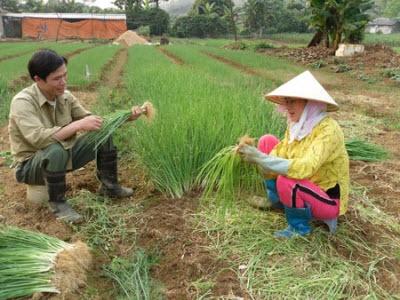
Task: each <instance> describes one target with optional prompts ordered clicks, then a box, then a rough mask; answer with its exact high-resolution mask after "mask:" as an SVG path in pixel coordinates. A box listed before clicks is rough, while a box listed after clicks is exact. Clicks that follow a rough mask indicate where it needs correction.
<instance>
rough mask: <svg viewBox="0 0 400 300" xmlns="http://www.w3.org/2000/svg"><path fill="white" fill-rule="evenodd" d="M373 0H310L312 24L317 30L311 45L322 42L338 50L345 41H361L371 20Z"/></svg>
mask: <svg viewBox="0 0 400 300" xmlns="http://www.w3.org/2000/svg"><path fill="white" fill-rule="evenodd" d="M372 6H373V4H372V1H371V0H310V9H311V18H310V25H311V26H312V27H313V28H315V29H316V30H317V32H316V34H315V35H314V37H313V39H312V41H311V42H310V44H309V46H315V45H317V44H320V43H321V42H322V40H323V39H325V42H326V43H325V45H326V46H327V47H330V46H331V47H332V48H333V49H334V50H336V49H337V48H338V46H339V43H341V42H342V40H343V38H344V41H348V42H360V41H361V39H362V36H363V32H364V29H365V26H366V25H367V23H368V21H369V18H370V17H369V15H368V14H367V12H368V11H369V10H370V9H371V8H372Z"/></svg>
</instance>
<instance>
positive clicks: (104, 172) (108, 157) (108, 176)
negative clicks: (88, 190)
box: [97, 150, 133, 198]
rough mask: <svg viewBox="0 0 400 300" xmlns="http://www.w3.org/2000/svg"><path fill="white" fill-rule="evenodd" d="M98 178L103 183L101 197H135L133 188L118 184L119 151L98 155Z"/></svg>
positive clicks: (101, 152) (103, 152)
mask: <svg viewBox="0 0 400 300" xmlns="http://www.w3.org/2000/svg"><path fill="white" fill-rule="evenodd" d="M97 177H98V179H99V180H100V182H101V186H100V189H99V194H100V195H102V196H107V197H111V198H125V197H129V196H132V195H133V190H132V189H131V188H126V187H122V186H120V185H119V184H118V158H117V150H109V151H99V152H98V153H97Z"/></svg>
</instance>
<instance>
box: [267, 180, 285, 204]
mask: <svg viewBox="0 0 400 300" xmlns="http://www.w3.org/2000/svg"><path fill="white" fill-rule="evenodd" d="M264 186H265V191H266V193H267V198H268V199H269V201H270V202H271V204H272V205H271V207H272V208H280V209H283V204H282V203H281V202H280V201H279V196H278V190H277V189H276V179H268V180H264Z"/></svg>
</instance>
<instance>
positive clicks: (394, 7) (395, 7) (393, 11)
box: [383, 0, 400, 18]
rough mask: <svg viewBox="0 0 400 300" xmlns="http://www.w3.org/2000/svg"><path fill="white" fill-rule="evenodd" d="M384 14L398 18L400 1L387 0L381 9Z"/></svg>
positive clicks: (399, 15)
mask: <svg viewBox="0 0 400 300" xmlns="http://www.w3.org/2000/svg"><path fill="white" fill-rule="evenodd" d="M383 13H384V15H385V16H386V17H389V18H399V17H400V1H399V0H389V1H387V6H386V7H385V10H384V11H383Z"/></svg>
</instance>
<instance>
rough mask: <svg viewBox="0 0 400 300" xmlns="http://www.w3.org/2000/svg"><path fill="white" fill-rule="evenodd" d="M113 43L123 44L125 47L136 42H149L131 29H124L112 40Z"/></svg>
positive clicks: (145, 43)
mask: <svg viewBox="0 0 400 300" xmlns="http://www.w3.org/2000/svg"><path fill="white" fill-rule="evenodd" d="M114 43H115V44H119V45H124V46H126V47H131V46H133V45H137V44H141V45H147V44H149V42H148V41H147V40H146V39H145V38H144V37H141V36H140V35H138V34H137V33H136V32H134V31H132V30H128V31H125V32H124V33H123V34H121V35H120V36H119V37H118V38H117V39H116V40H115V41H114Z"/></svg>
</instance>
